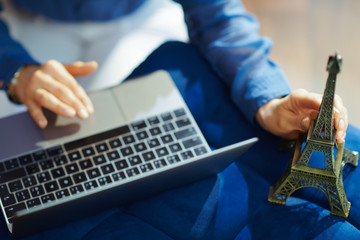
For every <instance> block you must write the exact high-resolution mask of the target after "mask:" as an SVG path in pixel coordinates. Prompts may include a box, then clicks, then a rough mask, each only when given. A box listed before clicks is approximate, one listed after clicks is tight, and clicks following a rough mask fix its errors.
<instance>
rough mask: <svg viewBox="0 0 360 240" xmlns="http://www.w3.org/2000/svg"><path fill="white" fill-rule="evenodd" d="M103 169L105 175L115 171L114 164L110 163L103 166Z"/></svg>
mask: <svg viewBox="0 0 360 240" xmlns="http://www.w3.org/2000/svg"><path fill="white" fill-rule="evenodd" d="M101 171H102V172H103V174H104V175H106V174H109V173H112V172H114V171H115V169H114V167H113V165H112V164H111V163H110V164H107V165H105V166H102V167H101Z"/></svg>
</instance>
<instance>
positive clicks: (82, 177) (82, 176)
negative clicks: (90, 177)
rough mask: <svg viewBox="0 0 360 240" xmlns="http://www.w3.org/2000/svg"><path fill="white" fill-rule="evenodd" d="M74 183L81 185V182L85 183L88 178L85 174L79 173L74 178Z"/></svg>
mask: <svg viewBox="0 0 360 240" xmlns="http://www.w3.org/2000/svg"><path fill="white" fill-rule="evenodd" d="M73 179H74V182H75V183H81V182H85V181H86V180H87V177H86V175H85V173H83V172H81V173H77V174H75V175H74V176H73Z"/></svg>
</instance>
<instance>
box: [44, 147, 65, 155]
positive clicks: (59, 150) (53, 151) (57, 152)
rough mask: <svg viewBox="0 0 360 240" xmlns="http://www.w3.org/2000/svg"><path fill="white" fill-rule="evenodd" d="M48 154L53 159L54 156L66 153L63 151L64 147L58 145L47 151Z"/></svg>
mask: <svg viewBox="0 0 360 240" xmlns="http://www.w3.org/2000/svg"><path fill="white" fill-rule="evenodd" d="M46 152H47V154H48V156H49V157H53V156H56V155H60V154H62V153H64V150H63V149H62V147H61V146H60V145H58V146H54V147H51V148H48V149H46Z"/></svg>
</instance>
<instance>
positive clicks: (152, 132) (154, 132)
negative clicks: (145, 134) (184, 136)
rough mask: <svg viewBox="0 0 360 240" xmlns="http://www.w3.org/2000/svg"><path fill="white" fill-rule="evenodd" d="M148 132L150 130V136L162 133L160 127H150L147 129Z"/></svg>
mask: <svg viewBox="0 0 360 240" xmlns="http://www.w3.org/2000/svg"><path fill="white" fill-rule="evenodd" d="M149 132H150V134H151V136H156V135H159V134H161V133H162V132H161V129H160V128H159V127H154V128H151V129H149Z"/></svg>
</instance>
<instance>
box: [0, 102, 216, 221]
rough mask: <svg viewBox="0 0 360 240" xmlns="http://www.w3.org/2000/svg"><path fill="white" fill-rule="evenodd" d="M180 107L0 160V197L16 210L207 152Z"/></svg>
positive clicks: (10, 209) (11, 210)
mask: <svg viewBox="0 0 360 240" xmlns="http://www.w3.org/2000/svg"><path fill="white" fill-rule="evenodd" d="M209 151H210V150H209V147H208V145H207V143H206V142H205V141H204V140H203V138H202V137H201V134H200V132H199V130H198V129H197V127H196V124H195V123H194V122H193V120H192V118H191V117H190V116H188V115H187V112H186V111H185V109H182V108H181V109H177V110H175V111H173V112H165V113H162V114H159V115H157V116H153V117H150V118H148V119H145V120H142V121H136V122H133V123H131V124H128V125H124V126H122V127H119V128H116V129H112V130H109V131H106V132H103V133H99V134H96V135H93V136H89V137H86V138H82V139H79V140H76V141H72V142H69V143H65V144H63V145H58V146H54V147H51V148H49V149H43V150H37V151H35V152H31V153H28V154H25V155H22V156H19V157H16V158H12V159H9V160H6V161H3V162H0V198H1V201H2V204H3V206H4V209H5V213H6V216H7V218H8V220H9V222H11V219H12V217H13V216H14V215H15V213H16V212H17V211H20V210H24V209H27V208H32V207H34V206H39V205H42V204H44V203H47V202H49V201H56V200H57V199H62V198H65V197H69V196H72V195H76V194H78V193H81V192H86V191H89V190H92V189H96V188H100V187H101V186H104V185H108V184H112V183H114V182H119V181H121V180H123V179H128V178H132V177H134V176H138V175H141V174H143V173H146V172H151V171H153V170H155V169H159V168H166V167H168V166H171V165H173V164H177V163H179V162H182V161H186V160H188V159H191V158H194V157H196V156H199V155H201V154H204V153H207V152H209Z"/></svg>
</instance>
